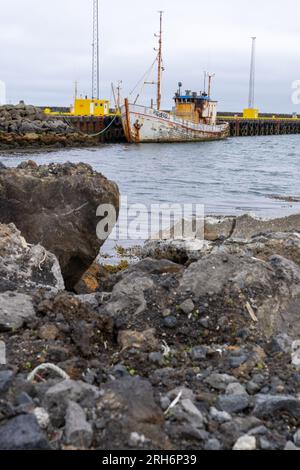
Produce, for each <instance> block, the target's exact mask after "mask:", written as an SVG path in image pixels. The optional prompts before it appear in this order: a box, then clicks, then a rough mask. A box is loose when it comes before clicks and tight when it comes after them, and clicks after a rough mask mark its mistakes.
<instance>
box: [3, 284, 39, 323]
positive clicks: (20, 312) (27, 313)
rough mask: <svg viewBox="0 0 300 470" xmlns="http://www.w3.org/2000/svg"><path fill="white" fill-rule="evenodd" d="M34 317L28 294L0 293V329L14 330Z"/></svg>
mask: <svg viewBox="0 0 300 470" xmlns="http://www.w3.org/2000/svg"><path fill="white" fill-rule="evenodd" d="M35 317H36V314H35V310H34V308H33V304H32V299H31V297H30V296H29V295H25V294H18V293H13V292H4V293H2V294H1V293H0V331H16V330H19V329H20V328H22V326H23V325H24V324H25V323H26V322H29V321H32V320H33V319H34V318H35Z"/></svg>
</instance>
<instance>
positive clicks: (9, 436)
mask: <svg viewBox="0 0 300 470" xmlns="http://www.w3.org/2000/svg"><path fill="white" fill-rule="evenodd" d="M50 449H51V448H50V444H49V442H48V440H47V438H46V437H45V436H44V434H43V433H42V431H41V429H40V427H39V425H38V422H37V420H36V418H35V416H34V415H32V414H29V415H20V416H17V417H16V418H12V419H10V420H9V421H8V422H7V423H6V424H3V425H2V426H0V450H50Z"/></svg>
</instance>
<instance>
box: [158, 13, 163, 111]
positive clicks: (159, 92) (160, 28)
mask: <svg viewBox="0 0 300 470" xmlns="http://www.w3.org/2000/svg"><path fill="white" fill-rule="evenodd" d="M158 13H159V36H158V37H159V47H158V55H157V64H158V67H157V68H158V73H157V109H158V111H159V110H160V105H161V75H162V18H163V13H164V12H163V11H161V10H160V11H159V12H158Z"/></svg>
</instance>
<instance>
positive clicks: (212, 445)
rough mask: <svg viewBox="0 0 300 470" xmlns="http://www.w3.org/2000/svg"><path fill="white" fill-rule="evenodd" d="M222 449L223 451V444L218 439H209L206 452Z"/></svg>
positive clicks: (205, 448) (205, 447)
mask: <svg viewBox="0 0 300 470" xmlns="http://www.w3.org/2000/svg"><path fill="white" fill-rule="evenodd" d="M221 449H222V444H221V442H220V441H219V440H218V439H216V438H212V439H209V440H208V441H207V442H206V444H205V446H204V450H221Z"/></svg>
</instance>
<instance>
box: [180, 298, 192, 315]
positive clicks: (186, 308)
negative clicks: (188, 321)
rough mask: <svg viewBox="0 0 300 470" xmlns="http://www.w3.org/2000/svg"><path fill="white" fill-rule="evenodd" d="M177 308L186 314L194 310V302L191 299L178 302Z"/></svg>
mask: <svg viewBox="0 0 300 470" xmlns="http://www.w3.org/2000/svg"><path fill="white" fill-rule="evenodd" d="M179 308H180V310H181V311H182V312H183V313H186V314H187V315H188V314H189V313H192V312H193V311H194V310H195V304H194V302H193V301H192V299H187V300H185V301H184V302H183V303H182V304H180V306H179Z"/></svg>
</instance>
